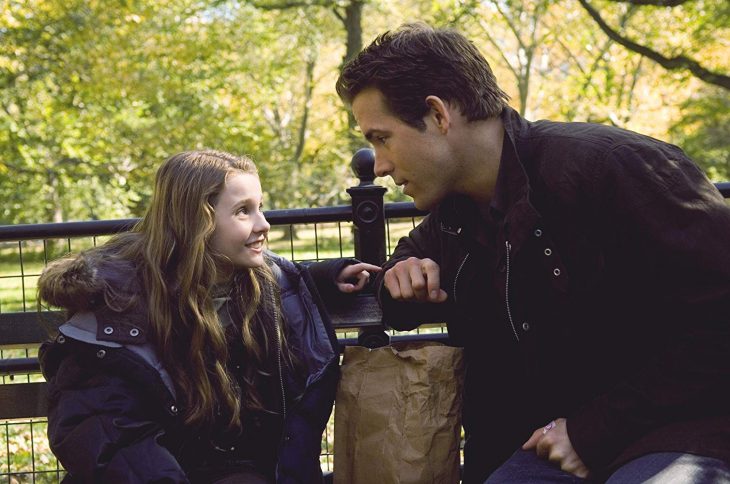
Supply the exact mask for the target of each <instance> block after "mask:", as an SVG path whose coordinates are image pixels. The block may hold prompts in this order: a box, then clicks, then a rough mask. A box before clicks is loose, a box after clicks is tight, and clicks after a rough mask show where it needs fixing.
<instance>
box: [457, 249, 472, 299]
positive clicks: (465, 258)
mask: <svg viewBox="0 0 730 484" xmlns="http://www.w3.org/2000/svg"><path fill="white" fill-rule="evenodd" d="M468 258H469V254H468V253H467V254H466V257H464V260H463V261H461V265H460V266H459V270H458V271H456V277H454V304H456V302H457V299H456V281H458V280H459V274H461V270H462V269H463V268H464V264H466V260H467V259H468Z"/></svg>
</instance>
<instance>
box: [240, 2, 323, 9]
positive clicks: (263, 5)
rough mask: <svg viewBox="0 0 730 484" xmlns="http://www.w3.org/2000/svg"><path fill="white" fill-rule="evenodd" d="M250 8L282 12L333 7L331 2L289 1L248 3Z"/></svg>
mask: <svg viewBox="0 0 730 484" xmlns="http://www.w3.org/2000/svg"><path fill="white" fill-rule="evenodd" d="M249 3H250V4H251V5H252V6H254V7H256V8H260V9H261V10H284V9H287V8H296V7H333V6H335V3H334V2H333V0H291V1H277V2H257V1H252V2H249Z"/></svg>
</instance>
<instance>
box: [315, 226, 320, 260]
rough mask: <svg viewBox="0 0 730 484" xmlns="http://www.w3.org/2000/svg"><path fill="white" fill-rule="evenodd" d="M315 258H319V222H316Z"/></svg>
mask: <svg viewBox="0 0 730 484" xmlns="http://www.w3.org/2000/svg"><path fill="white" fill-rule="evenodd" d="M314 258H315V259H316V260H319V237H318V236H317V222H315V223H314Z"/></svg>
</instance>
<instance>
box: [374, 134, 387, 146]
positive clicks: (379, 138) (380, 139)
mask: <svg viewBox="0 0 730 484" xmlns="http://www.w3.org/2000/svg"><path fill="white" fill-rule="evenodd" d="M376 139H377V140H378V143H380V144H381V145H384V144H385V141H386V140H387V139H388V138H386V137H385V136H378V137H377V138H376Z"/></svg>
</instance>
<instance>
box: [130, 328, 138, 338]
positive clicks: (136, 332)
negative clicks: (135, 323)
mask: <svg viewBox="0 0 730 484" xmlns="http://www.w3.org/2000/svg"><path fill="white" fill-rule="evenodd" d="M129 335H130V336H139V330H138V329H137V328H132V329H130V330H129Z"/></svg>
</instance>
